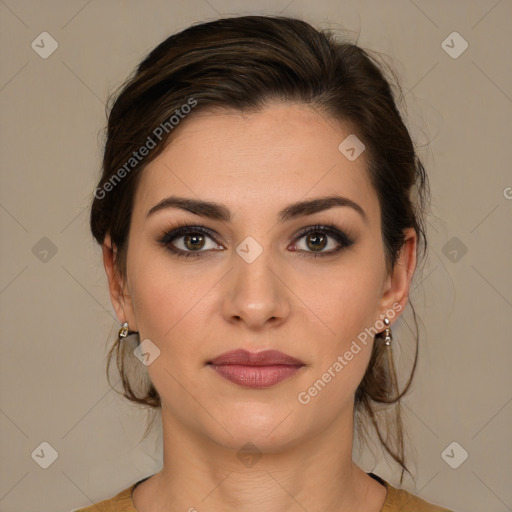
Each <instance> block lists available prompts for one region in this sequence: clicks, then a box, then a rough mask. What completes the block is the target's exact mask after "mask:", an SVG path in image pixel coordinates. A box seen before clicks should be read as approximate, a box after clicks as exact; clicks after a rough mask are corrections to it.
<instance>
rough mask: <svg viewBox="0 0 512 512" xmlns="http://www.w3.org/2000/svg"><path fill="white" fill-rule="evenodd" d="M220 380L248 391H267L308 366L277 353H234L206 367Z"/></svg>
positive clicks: (221, 356)
mask: <svg viewBox="0 0 512 512" xmlns="http://www.w3.org/2000/svg"><path fill="white" fill-rule="evenodd" d="M206 364H207V365H208V366H210V367H211V368H212V369H213V370H215V371H216V372H217V373H218V374H219V375H220V376H221V377H223V378H225V379H227V380H229V381H231V382H233V383H235V384H238V385H239V386H242V387H247V388H268V387H271V386H274V385H275V384H277V383H279V382H281V381H283V380H285V379H288V378H290V377H292V376H294V375H296V374H297V373H298V372H299V371H300V369H301V368H303V367H304V366H305V364H304V363H303V362H302V361H300V360H299V359H296V358H294V357H292V356H289V355H287V354H284V353H283V352H279V351H277V350H265V351H263V352H257V353H253V352H248V351H247V350H233V351H231V352H226V353H224V354H221V355H220V356H218V357H216V358H215V359H212V360H211V361H208V362H207V363H206Z"/></svg>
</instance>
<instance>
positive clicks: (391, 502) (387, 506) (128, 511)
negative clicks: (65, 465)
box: [75, 473, 453, 512]
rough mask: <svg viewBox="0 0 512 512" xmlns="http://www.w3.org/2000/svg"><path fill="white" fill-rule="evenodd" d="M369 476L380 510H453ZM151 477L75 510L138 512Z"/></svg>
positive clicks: (403, 511) (392, 511) (422, 511)
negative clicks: (142, 487)
mask: <svg viewBox="0 0 512 512" xmlns="http://www.w3.org/2000/svg"><path fill="white" fill-rule="evenodd" d="M368 475H369V476H371V477H372V478H374V479H375V480H377V481H378V482H380V483H381V484H382V485H384V486H385V487H386V490H387V493H386V500H385V501H384V505H383V506H382V508H381V510H380V512H453V510H449V509H447V508H443V507H439V506H438V505H433V504H432V503H428V502H427V501H425V500H422V499H421V498H418V497H417V496H414V494H411V493H410V492H407V491H405V490H403V489H398V488H396V487H393V486H392V485H391V484H389V483H388V482H386V481H385V480H383V479H382V478H381V477H379V476H377V475H374V474H373V473H368ZM148 478H150V477H149V476H148V477H147V478H144V479H143V480H139V481H138V482H136V483H134V484H133V485H131V486H130V487H128V489H125V490H124V491H121V492H120V493H119V494H117V495H116V496H114V497H113V498H110V499H108V500H104V501H100V502H99V503H96V504H95V505H91V506H89V507H85V508H81V509H79V510H75V512H137V509H136V508H135V506H134V505H133V501H132V492H133V490H134V489H135V487H137V485H139V484H140V483H142V482H144V480H147V479H148Z"/></svg>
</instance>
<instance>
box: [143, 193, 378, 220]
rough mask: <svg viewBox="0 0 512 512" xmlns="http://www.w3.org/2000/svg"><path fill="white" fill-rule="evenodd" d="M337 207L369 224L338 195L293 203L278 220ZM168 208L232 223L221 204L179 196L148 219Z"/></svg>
mask: <svg viewBox="0 0 512 512" xmlns="http://www.w3.org/2000/svg"><path fill="white" fill-rule="evenodd" d="M337 206H347V207H349V208H352V209H353V210H355V211H356V212H358V213H359V214H360V215H361V217H362V218H363V220H364V221H365V223H368V217H367V216H366V213H365V212H364V210H363V209H362V208H361V206H359V205H358V204H357V203H356V202H354V201H352V200H351V199H348V198H347V197H342V196H338V195H331V196H326V197H319V198H316V199H310V200H307V201H299V202H296V203H292V204H290V205H288V206H287V207H286V208H284V209H282V210H281V211H280V212H279V213H278V219H279V222H285V221H287V220H290V219H295V218H297V217H302V216H305V215H313V214H314V213H318V212H321V211H324V210H329V209H330V208H335V207H337ZM166 208H179V209H181V210H185V211H188V212H190V213H194V214H195V215H199V216H201V217H207V218H210V219H213V220H220V221H225V222H230V221H231V212H230V210H229V208H228V207H227V206H225V205H223V204H221V203H215V202H212V201H202V200H199V199H192V198H188V197H178V196H170V197H166V198H165V199H162V201H160V202H159V203H157V204H156V205H155V206H153V207H152V208H151V209H150V210H149V211H148V213H147V214H146V218H147V217H149V216H150V215H152V214H154V213H156V212H158V211H160V210H163V209H166Z"/></svg>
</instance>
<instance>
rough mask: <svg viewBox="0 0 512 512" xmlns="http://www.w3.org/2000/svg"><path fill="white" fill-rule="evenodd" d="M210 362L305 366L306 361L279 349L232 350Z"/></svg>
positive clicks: (216, 363) (244, 364)
mask: <svg viewBox="0 0 512 512" xmlns="http://www.w3.org/2000/svg"><path fill="white" fill-rule="evenodd" d="M208 364H213V365H220V364H237V365H243V366H274V365H277V364H282V365H287V366H303V365H304V363H303V362H302V361H299V360H298V359H295V358H294V357H292V356H289V355H287V354H284V353H283V352H279V351H278V350H264V351H263V352H257V353H254V352H248V351H247V350H242V349H240V350H232V351H231V352H226V353H224V354H221V355H220V356H218V357H216V358H215V359H212V360H211V361H208Z"/></svg>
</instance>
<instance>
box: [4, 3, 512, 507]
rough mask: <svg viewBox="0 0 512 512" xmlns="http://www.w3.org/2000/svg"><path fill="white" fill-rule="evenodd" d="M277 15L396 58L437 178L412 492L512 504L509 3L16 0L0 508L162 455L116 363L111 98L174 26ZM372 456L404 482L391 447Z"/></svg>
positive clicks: (110, 485)
mask: <svg viewBox="0 0 512 512" xmlns="http://www.w3.org/2000/svg"><path fill="white" fill-rule="evenodd" d="M279 12H280V13H282V14H285V15H295V16H300V17H304V18H305V19H307V20H309V21H311V22H313V23H316V24H318V25H320V26H325V27H327V26H331V27H339V28H341V27H344V28H345V30H346V34H347V35H348V36H350V37H352V38H353V39H355V38H356V37H358V42H359V44H360V45H361V46H363V47H366V48H371V49H374V50H377V51H379V52H382V53H384V54H386V55H388V56H389V57H390V58H391V60H392V62H393V63H394V65H395V67H396V69H397V70H398V73H399V76H400V79H401V83H402V86H403V88H404V92H405V93H406V96H405V99H406V101H407V116H408V117H407V122H408V125H409V127H410V129H411V131H412V133H413V136H414V138H415V141H416V143H417V145H418V146H421V147H422V148H421V149H420V156H421V157H422V158H423V160H424V163H425V165H426V166H427V168H428V171H429V174H430V179H431V184H432V195H433V215H432V216H431V217H430V219H429V226H428V234H429V236H430V243H431V250H430V257H429V260H428V262H427V264H426V267H425V270H424V272H423V274H422V275H418V276H416V278H415V279H416V286H417V287H416V288H415V289H414V291H413V294H412V301H413V303H414V304H415V306H416V307H417V311H418V313H419V315H420V317H421V319H422V322H423V325H422V330H421V352H420V363H419V369H418V374H417V376H416V380H415V382H414V386H413V391H412V393H411V395H410V396H409V397H408V398H407V400H406V401H405V404H406V405H405V407H404V409H405V413H406V416H407V425H408V431H409V436H410V439H411V444H412V445H413V447H414V448H413V450H412V451H411V452H410V453H411V455H413V456H414V457H415V464H414V469H415V470H416V476H417V479H416V484H414V482H412V481H411V480H407V481H406V484H405V487H406V488H407V489H409V490H411V491H413V492H416V493H418V494H419V495H421V496H423V497H424V498H426V499H428V500H431V501H434V502H438V503H441V504H443V505H444V506H447V507H450V508H453V509H455V510H457V511H461V512H477V511H478V512H481V511H483V510H485V511H486V512H492V511H506V510H512V486H511V485H510V474H511V470H512V464H511V460H512V446H511V441H510V431H511V415H512V404H511V401H512V386H511V384H512V382H511V372H510V368H509V367H510V361H511V355H512V348H511V343H510V342H511V335H510V325H509V321H506V319H510V318H511V309H512V272H511V268H510V260H511V258H510V257H511V253H512V242H511V241H512V237H511V236H510V225H511V208H512V199H511V198H512V188H511V187H512V173H511V170H510V169H511V167H510V162H511V160H512V154H511V135H512V134H511V128H510V119H511V115H512V73H511V67H510V54H511V43H512V31H511V25H510V19H512V2H510V1H509V0H501V1H496V0H485V1H484V0H481V1H461V0H459V1H453V0H452V1H450V2H444V1H440V0H437V1H429V2H427V1H420V0H415V1H412V0H410V1H407V0H401V1H396V0H395V1H387V2H379V1H376V0H374V1H370V0H366V1H360V2H356V1H342V0H317V1H315V2H307V1H305V0H291V1H290V0H282V1H274V2H271V1H270V0H267V1H262V2H254V1H252V0H251V1H248V0H247V1H245V0H244V1H232V0H208V1H206V0H190V1H188V2H178V1H174V2H173V1H135V0H127V1H121V0H107V1H99V0H92V1H87V0H80V1H64V0H62V1H46V2H38V1H35V0H31V1H29V0H24V1H23V0H5V1H2V2H0V15H1V28H2V36H1V37H2V40H1V45H2V46H1V48H2V51H1V59H2V75H1V79H0V102H1V108H2V112H3V116H2V124H1V126H2V128H1V130H2V132H1V135H2V153H1V154H2V159H1V169H2V178H1V180H2V181H1V184H2V187H1V196H0V206H1V208H0V220H1V229H2V241H3V243H2V248H1V261H2V267H1V274H0V300H1V318H0V326H1V327H0V329H1V340H2V357H1V377H0V379H1V380H0V384H1V414H0V429H1V433H2V434H1V454H0V460H1V461H2V467H1V478H0V509H1V511H4V512H5V511H9V512H21V511H24V512H25V511H35V510H38V511H39V512H50V511H52V512H55V511H69V510H73V509H74V508H78V507H79V506H85V505H88V504H91V503H92V502H95V501H98V500H99V499H104V498H106V497H110V496H112V495H114V494H116V493H117V492H119V491H120V490H122V489H124V488H125V487H128V486H129V485H130V484H132V483H133V482H135V481H136V480H137V479H140V478H143V477H145V476H148V475H150V474H152V473H154V472H156V471H158V470H159V469H160V461H161V456H160V451H159V450H160V448H161V447H160V445H159V435H158V433H155V434H153V435H152V436H151V437H150V438H149V439H148V440H146V441H144V442H142V443H140V444H138V441H139V438H140V436H141V435H142V433H143V431H144V420H145V415H144V413H141V412H138V411H137V409H136V408H134V407H132V406H129V405H126V404H124V403H123V402H122V401H121V400H120V399H119V398H117V395H116V394H115V393H114V392H113V391H110V388H109V387H108V384H107V382H106V379H105V376H104V360H105V354H106V347H107V344H110V342H111V340H112V339H113V337H114V335H115V332H116V331H117V329H118V324H117V322H115V316H114V313H113V309H112V307H111V304H110V300H109V297H108V294H107V287H106V278H105V276H104V271H103V267H102V264H101V259H100V250H99V248H98V247H96V246H95V245H94V244H93V242H92V237H91V235H90V234H89V231H88V225H87V220H88V212H87V207H88V204H89V201H90V198H91V194H92V191H93V189H94V187H95V184H96V179H97V176H98V172H99V166H100V156H101V129H102V127H103V126H104V124H105V115H104V104H105V100H106V97H107V94H108V92H109V91H112V90H113V89H114V88H115V87H116V86H117V85H119V84H120V83H121V82H122V81H123V80H124V79H125V78H126V76H127V75H128V74H129V73H130V72H131V71H132V69H133V68H134V67H135V66H136V64H138V62H139V60H140V59H141V58H142V57H143V56H144V55H145V53H146V52H147V51H148V50H150V49H151V48H152V47H154V46H155V45H156V44H157V43H159V42H160V41H161V40H163V39H164V38H165V37H167V36H168V35H170V34H171V33H173V32H175V31H178V30H181V29H183V28H185V27H186V26H188V25H190V24H192V23H194V22H199V21H207V20H211V19H214V18H216V17H218V16H219V15H221V16H228V15H233V14H249V13H263V14H271V13H279ZM44 31H46V32H48V33H49V34H50V35H51V36H52V37H53V38H54V39H55V40H56V41H57V42H58V48H57V50H56V51H55V52H54V53H53V54H52V55H50V56H49V57H48V58H46V59H43V58H41V57H40V56H39V55H38V53H36V52H35V51H34V50H33V49H32V47H31V43H32V41H34V40H35V39H36V38H37V36H38V35H39V34H40V33H41V32H44ZM453 31H457V32H458V33H459V34H460V35H461V36H462V37H463V38H464V40H465V41H467V43H468V44H469V47H468V48H467V50H466V51H465V52H464V53H462V54H461V55H460V56H458V58H452V57H451V56H450V55H448V53H446V51H445V50H444V49H443V47H442V46H441V44H442V42H443V41H444V40H445V39H446V38H447V36H448V35H449V34H451V33H452V32H453ZM450 44H451V43H450ZM460 44H461V41H456V42H454V44H453V45H454V49H455V50H458V49H460V48H461V46H460ZM42 238H45V239H44V240H42V241H41V239H42ZM46 239H48V240H46ZM49 241H51V243H50V242H49ZM464 248H466V250H467V252H466V253H465V254H463V252H464V251H463V249H464ZM52 249H53V252H55V250H56V252H55V254H53V252H52ZM45 250H46V251H48V252H46V253H45V252H44V251H45ZM418 285H419V286H418ZM409 318H410V317H409ZM404 319H405V317H404ZM407 322H408V324H409V325H411V324H410V320H407ZM406 330H407V326H405V325H404V324H402V325H401V326H400V327H399V331H398V332H397V334H400V333H402V334H404V333H405V331H406ZM404 339H405V335H404ZM155 430H156V431H158V429H155ZM454 441H456V442H457V443H458V444H459V445H460V447H459V446H456V447H455V449H454V451H453V452H450V451H449V454H450V455H451V461H452V463H453V461H455V462H457V461H459V462H460V460H461V457H462V454H463V452H462V450H465V451H467V452H468V454H469V456H468V458H467V460H465V461H464V462H463V463H462V464H461V465H460V466H459V467H458V468H457V469H452V467H450V466H449V465H448V464H447V463H446V462H445V460H444V459H443V457H442V456H441V454H442V452H443V451H444V450H445V448H447V447H448V446H449V445H450V443H452V442H454ZM42 442H47V443H49V444H50V445H51V446H52V447H53V449H54V450H56V451H57V453H58V458H57V459H56V460H55V462H54V463H53V464H52V465H51V466H50V467H48V469H42V468H41V467H40V466H39V465H38V464H37V463H36V462H35V460H34V459H35V458H36V457H35V456H34V459H33V458H32V456H31V454H32V453H33V452H34V450H35V449H36V448H37V447H38V446H39V445H40V443H42ZM39 451H40V448H39ZM46 453H47V454H48V453H50V452H49V449H47V452H46ZM357 457H360V458H359V460H360V461H361V464H362V465H363V466H364V467H365V469H366V470H373V471H374V472H376V473H377V474H380V475H381V476H382V477H384V478H386V479H387V480H388V481H390V482H391V483H394V484H396V483H397V476H398V472H397V471H396V467H393V466H389V465H387V464H386V463H385V461H383V460H382V458H381V457H380V456H379V455H378V454H377V456H376V461H373V459H372V458H371V457H370V456H368V455H364V456H363V455H361V456H359V455H357ZM372 461H373V462H372ZM199 502H200V500H199V499H198V503H199ZM199 509H200V507H199Z"/></svg>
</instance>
